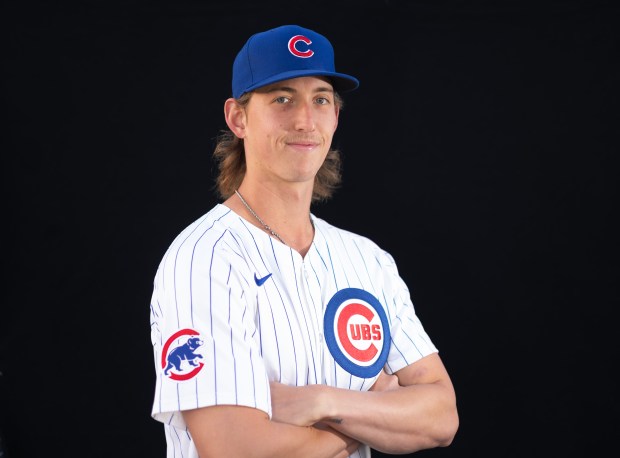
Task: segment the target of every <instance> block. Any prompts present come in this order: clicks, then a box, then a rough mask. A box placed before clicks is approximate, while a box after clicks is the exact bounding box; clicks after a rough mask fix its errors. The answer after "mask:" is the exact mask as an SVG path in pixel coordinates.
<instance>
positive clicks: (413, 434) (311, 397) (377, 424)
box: [271, 354, 459, 453]
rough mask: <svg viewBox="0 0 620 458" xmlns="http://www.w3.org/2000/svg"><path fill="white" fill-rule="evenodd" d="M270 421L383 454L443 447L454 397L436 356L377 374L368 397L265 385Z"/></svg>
mask: <svg viewBox="0 0 620 458" xmlns="http://www.w3.org/2000/svg"><path fill="white" fill-rule="evenodd" d="M271 402H272V407H273V418H274V420H277V421H280V422H283V423H289V424H295V425H300V426H308V425H312V424H316V423H317V422H324V423H327V424H329V425H331V426H332V427H333V428H334V429H336V430H338V431H340V432H342V433H344V434H346V435H347V436H349V437H352V438H355V439H357V440H358V441H360V442H362V443H365V444H368V445H370V446H371V447H372V448H374V449H376V450H380V451H383V452H387V453H410V452H414V451H417V450H422V449H427V448H433V447H442V446H447V445H449V444H450V443H451V442H452V439H453V438H454V435H455V434H456V431H457V429H458V424H459V419H458V413H457V408H456V396H455V393H454V388H453V386H452V382H451V381H450V377H449V376H448V374H447V372H446V371H445V368H444V367H443V364H442V362H441V360H440V358H439V356H438V355H437V354H432V355H429V356H427V357H425V358H423V359H421V360H419V361H417V362H416V363H413V364H411V365H409V366H407V367H405V368H403V369H401V370H400V371H398V372H397V374H396V375H391V376H390V375H387V374H384V373H382V374H380V376H379V377H378V378H377V380H376V382H375V384H374V385H373V387H372V388H371V390H370V391H356V390H348V389H344V388H336V387H330V386H325V385H309V386H300V387H295V386H287V385H283V384H281V383H276V382H272V383H271Z"/></svg>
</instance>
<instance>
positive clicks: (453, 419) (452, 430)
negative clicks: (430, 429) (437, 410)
mask: <svg viewBox="0 0 620 458" xmlns="http://www.w3.org/2000/svg"><path fill="white" fill-rule="evenodd" d="M458 429H459V415H458V412H457V410H456V407H455V408H454V409H452V410H451V411H450V412H447V413H446V415H445V418H444V419H443V421H442V422H441V425H440V427H439V428H438V429H437V430H436V435H435V441H436V446H437V447H447V446H449V445H450V444H452V441H454V437H455V436H456V432H457V431H458Z"/></svg>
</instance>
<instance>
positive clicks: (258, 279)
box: [254, 273, 271, 286]
mask: <svg viewBox="0 0 620 458" xmlns="http://www.w3.org/2000/svg"><path fill="white" fill-rule="evenodd" d="M269 277H271V274H267V275H265V276H264V277H263V278H258V277H257V276H256V273H255V274H254V281H255V282H256V286H263V283H265V282H266V281H267V279H268V278H269Z"/></svg>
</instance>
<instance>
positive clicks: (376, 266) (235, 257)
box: [151, 204, 437, 458]
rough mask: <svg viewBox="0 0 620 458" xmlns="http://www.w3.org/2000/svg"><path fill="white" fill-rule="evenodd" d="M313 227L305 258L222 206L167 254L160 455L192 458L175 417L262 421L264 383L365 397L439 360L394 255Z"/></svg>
mask: <svg viewBox="0 0 620 458" xmlns="http://www.w3.org/2000/svg"><path fill="white" fill-rule="evenodd" d="M311 217H312V221H313V222H314V226H315V237H314V241H313V243H312V246H311V247H310V249H309V251H308V253H307V254H306V256H305V257H304V258H302V257H301V255H300V254H299V253H298V252H297V251H295V250H293V249H291V248H289V247H288V246H286V245H284V244H282V243H280V242H278V241H277V240H276V239H274V238H272V237H270V236H269V235H268V234H267V233H266V232H264V231H263V230H262V229H259V228H257V227H256V226H254V225H252V224H250V223H249V222H248V221H247V220H245V219H244V218H242V217H241V216H239V215H238V214H236V213H235V212H233V211H232V210H230V209H229V208H228V207H226V206H224V205H221V204H218V205H216V206H215V207H214V208H213V209H212V210H211V211H210V212H208V213H207V214H206V215H204V216H203V217H201V218H200V219H198V220H197V221H195V222H194V223H192V224H191V225H190V226H188V227H187V228H186V229H185V230H184V231H183V232H181V234H179V236H178V237H177V238H176V239H175V240H174V242H173V243H172V244H171V245H170V247H169V249H168V250H167V252H166V253H165V255H164V257H163V259H162V261H161V263H160V265H159V268H158V270H157V274H156V276H155V281H154V290H153V297H152V301H151V339H152V343H153V351H154V357H155V368H156V375H157V380H156V387H155V397H154V402H153V409H152V416H153V418H155V419H156V420H159V421H161V422H163V423H164V425H165V434H166V441H167V444H168V455H167V456H168V457H173V456H174V457H179V456H183V457H197V456H198V454H197V452H196V449H195V447H194V444H193V442H192V439H191V436H190V435H189V432H188V431H187V428H186V425H185V423H184V421H183V418H182V416H181V414H180V411H182V410H186V409H195V408H197V407H205V406H212V405H218V404H233V405H242V406H249V407H254V408H256V409H260V410H263V411H265V412H266V413H267V414H268V415H269V416H271V400H270V391H269V382H270V381H279V382H282V383H285V384H289V385H309V384H325V385H329V386H335V387H340V388H348V389H351V390H361V391H365V390H368V389H369V388H370V387H371V386H372V385H373V383H374V381H375V379H376V378H377V376H378V374H379V372H380V371H381V370H382V369H383V368H385V369H386V371H387V372H388V373H393V372H396V371H398V370H399V369H401V368H403V367H405V366H407V365H409V364H411V363H413V362H415V361H417V360H419V359H420V358H422V357H424V356H426V355H429V354H431V353H433V352H436V351H437V349H436V348H435V346H434V345H433V343H432V342H431V340H430V338H429V336H428V335H427V334H426V332H425V331H424V329H423V327H422V324H421V323H420V321H419V319H418V317H417V316H416V314H415V312H414V307H413V304H412V302H411V298H410V294H409V290H408V289H407V286H406V285H405V283H404V282H403V280H402V279H401V278H400V276H399V274H398V271H397V269H396V265H395V263H394V260H393V258H392V256H390V255H389V254H388V253H387V252H385V251H383V250H382V249H380V248H379V247H378V246H377V245H376V244H375V243H373V242H372V241H371V240H369V239H368V238H366V237H363V236H360V235H357V234H354V233H351V232H348V231H345V230H342V229H339V228H336V227H334V226H332V225H330V224H328V223H327V222H325V221H323V220H322V219H320V218H317V217H316V216H314V215H311ZM351 456H352V457H355V458H368V457H370V448H369V447H367V446H362V447H360V448H359V449H358V451H357V452H356V453H354V454H353V455H351Z"/></svg>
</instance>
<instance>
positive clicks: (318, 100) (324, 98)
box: [316, 97, 330, 105]
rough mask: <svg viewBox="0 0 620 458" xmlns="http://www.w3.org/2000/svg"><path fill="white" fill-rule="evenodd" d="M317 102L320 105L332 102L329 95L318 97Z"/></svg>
mask: <svg viewBox="0 0 620 458" xmlns="http://www.w3.org/2000/svg"><path fill="white" fill-rule="evenodd" d="M316 103H317V104H318V105H329V104H330V100H329V99H328V98H327V97H318V98H317V99H316Z"/></svg>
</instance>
